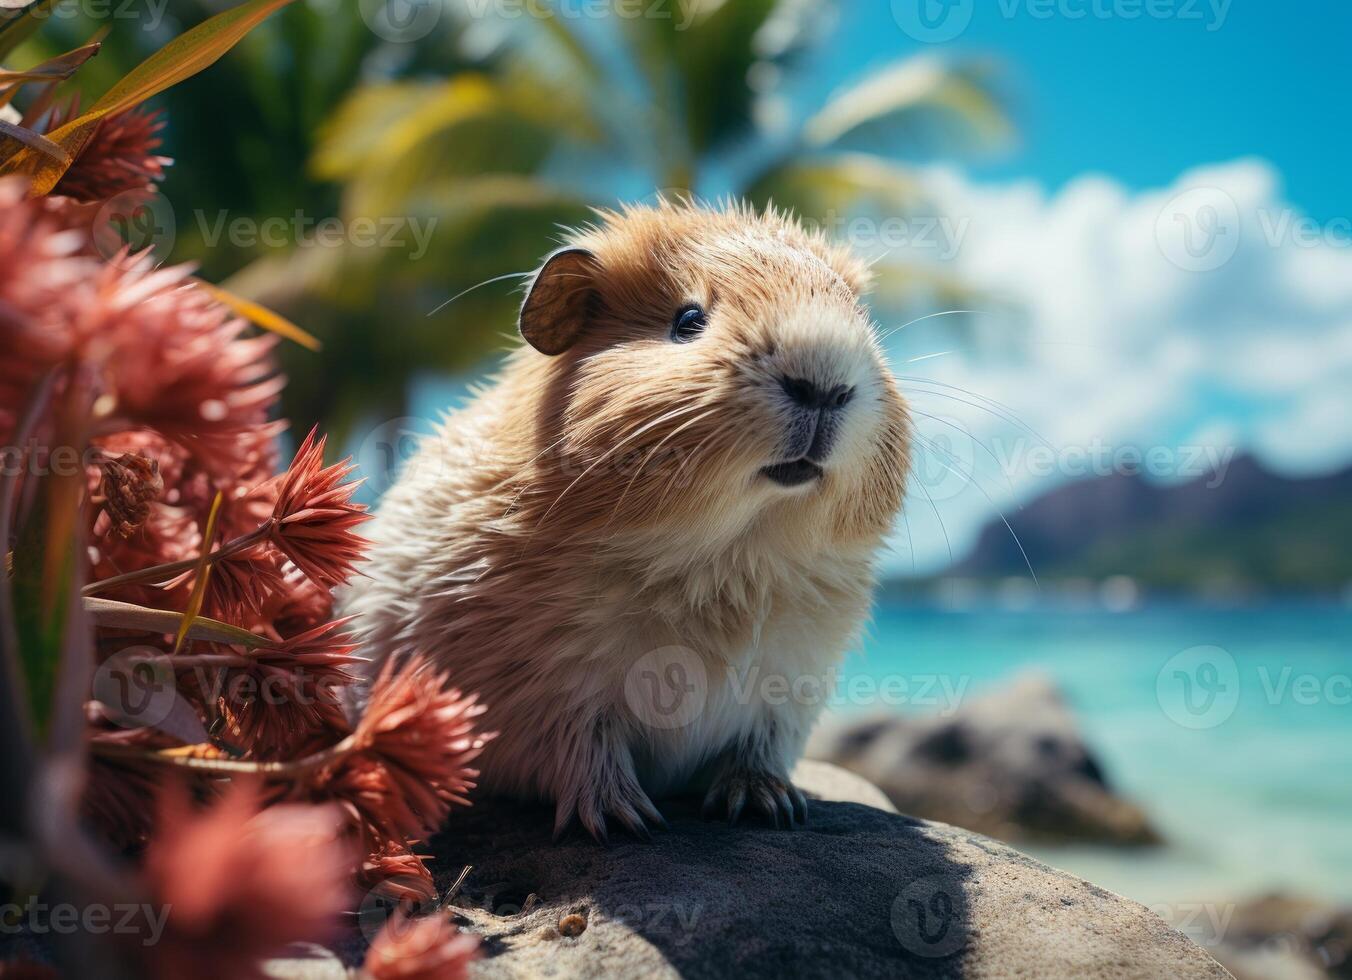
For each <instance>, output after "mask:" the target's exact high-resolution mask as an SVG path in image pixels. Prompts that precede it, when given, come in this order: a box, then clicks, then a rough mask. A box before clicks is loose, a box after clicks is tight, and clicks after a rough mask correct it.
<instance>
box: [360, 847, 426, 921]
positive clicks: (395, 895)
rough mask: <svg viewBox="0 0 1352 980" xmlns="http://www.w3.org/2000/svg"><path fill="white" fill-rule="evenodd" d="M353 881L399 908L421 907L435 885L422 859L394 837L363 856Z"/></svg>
mask: <svg viewBox="0 0 1352 980" xmlns="http://www.w3.org/2000/svg"><path fill="white" fill-rule="evenodd" d="M357 883H358V884H359V885H361V886H362V887H363V888H366V889H368V890H370V891H374V892H377V893H379V894H380V895H381V896H382V897H383V898H385V899H386V900H387V901H388V902H389V903H390V904H392V905H396V906H399V907H403V908H409V909H418V908H422V907H423V906H425V905H428V904H430V903H431V902H433V901H434V900H435V899H436V897H437V886H436V884H435V883H434V882H433V881H432V873H431V872H430V871H428V870H427V865H426V864H424V863H423V859H422V858H420V857H419V856H418V855H416V854H414V853H413V852H412V851H410V850H409V849H408V848H407V847H405V846H404V845H402V844H398V843H395V842H394V841H386V842H385V843H384V844H383V845H382V846H381V847H380V849H379V850H377V851H375V852H373V853H371V854H368V855H367V856H366V860H364V861H363V862H362V865H361V871H360V873H359V874H358V876H357Z"/></svg>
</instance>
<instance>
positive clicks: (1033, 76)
mask: <svg viewBox="0 0 1352 980" xmlns="http://www.w3.org/2000/svg"><path fill="white" fill-rule="evenodd" d="M908 2H909V0H897V2H896V3H895V4H890V3H888V2H887V0H866V2H856V3H847V4H842V14H841V20H840V24H839V27H838V28H837V31H836V34H835V39H836V43H834V44H833V45H832V46H831V49H830V50H829V51H828V52H826V53H825V55H824V57H822V58H821V59H820V62H819V63H817V64H814V65H813V74H814V75H815V76H816V79H817V80H816V81H815V82H814V85H823V84H824V85H826V86H828V87H831V86H834V85H837V84H841V83H844V82H846V81H848V80H850V79H851V78H855V77H858V76H859V75H860V74H861V73H862V72H863V71H865V70H867V69H868V68H869V67H871V66H874V65H877V64H879V63H882V62H885V61H887V60H889V59H892V58H895V57H898V56H905V55H909V54H915V53H919V52H922V51H931V52H939V53H941V54H944V55H947V56H961V57H981V56H993V57H995V58H997V59H998V60H999V61H1000V62H1001V63H1002V64H1003V68H1004V72H1005V77H1006V78H1007V80H1008V81H1009V83H1010V86H1011V95H1012V99H1013V103H1014V112H1015V115H1016V118H1017V120H1018V123H1019V126H1020V130H1021V145H1020V146H1019V147H1016V148H1015V149H1013V150H1012V151H1011V152H1009V153H1006V154H1002V155H1001V156H1000V157H999V158H998V159H996V160H992V161H990V162H987V163H983V164H981V165H977V166H974V167H973V168H972V173H973V174H974V175H977V176H985V177H1011V176H1033V177H1037V178H1039V179H1041V180H1043V181H1045V182H1047V183H1048V184H1049V185H1050V186H1052V187H1057V186H1060V185H1062V184H1064V183H1065V182H1066V181H1068V180H1070V179H1072V178H1074V177H1077V176H1080V175H1082V174H1084V173H1086V172H1090V171H1093V172H1101V173H1105V174H1109V175H1111V176H1113V177H1115V178H1117V179H1118V180H1120V181H1122V182H1123V183H1124V184H1125V185H1126V186H1128V187H1130V188H1143V187H1151V186H1163V185H1166V184H1168V183H1170V182H1171V181H1173V180H1174V178H1176V177H1177V176H1178V175H1179V174H1180V173H1182V172H1183V171H1185V170H1187V169H1188V168H1190V167H1193V166H1195V165H1196V164H1198V163H1199V162H1219V161H1225V160H1233V159H1236V158H1238V157H1245V156H1261V157H1263V158H1265V159H1267V160H1270V161H1271V162H1272V163H1273V164H1274V165H1275V166H1276V168H1277V170H1278V171H1279V172H1280V173H1281V174H1282V176H1283V178H1284V181H1285V185H1286V191H1287V196H1288V197H1289V198H1290V200H1291V201H1292V202H1293V203H1295V204H1296V205H1298V206H1300V207H1302V208H1304V209H1307V210H1308V211H1309V213H1310V214H1311V215H1313V216H1314V217H1316V218H1319V219H1321V220H1327V219H1330V218H1333V217H1337V216H1341V215H1347V214H1348V213H1349V212H1350V211H1352V200H1350V199H1349V190H1348V188H1349V182H1348V166H1347V156H1348V152H1349V150H1352V129H1350V127H1349V125H1348V119H1347V110H1348V97H1349V89H1350V87H1352V86H1350V85H1349V80H1348V74H1347V69H1348V61H1349V59H1348V45H1349V44H1352V4H1348V3H1346V2H1343V0H1305V2H1298V3H1278V2H1276V0H1231V2H1229V3H1228V7H1225V6H1223V5H1224V4H1225V3H1226V2H1227V0H1196V2H1194V0H1160V4H1159V7H1158V8H1157V9H1159V10H1161V11H1171V12H1173V14H1174V15H1173V16H1171V17H1167V18H1150V17H1146V16H1141V17H1140V18H1139V19H1135V20H1132V19H1127V18H1124V17H1122V16H1116V15H1114V16H1100V15H1098V14H1096V13H1094V11H1105V12H1109V13H1111V12H1112V11H1114V10H1117V11H1125V10H1131V9H1133V4H1135V5H1136V6H1139V7H1140V9H1143V10H1144V9H1145V8H1146V2H1147V0H1118V2H1116V3H1114V0H1057V2H1055V3H1053V4H1047V3H1045V2H1039V0H1020V2H1013V0H969V2H970V3H971V20H970V23H969V24H968V26H967V27H966V29H965V30H964V31H963V32H962V33H961V34H960V35H959V36H958V37H957V38H955V39H954V40H952V41H949V42H945V43H937V44H925V43H920V42H917V41H916V40H914V39H913V38H912V37H910V36H908V35H907V34H906V32H905V31H904V30H903V29H902V28H901V27H900V26H899V25H898V20H897V18H895V17H894V16H893V7H894V6H895V7H904V6H905V5H906V4H907V3H908ZM917 2H931V3H934V4H936V5H942V4H943V3H949V4H951V5H952V7H953V9H954V10H955V11H956V13H955V16H961V10H962V3H961V0H917ZM1049 8H1050V9H1052V10H1058V11H1065V12H1071V13H1073V12H1075V11H1080V10H1083V11H1086V12H1087V13H1086V15H1085V16H1083V17H1081V18H1079V19H1073V18H1068V17H1066V16H1063V15H1062V14H1060V13H1058V14H1055V15H1053V16H1050V17H1045V18H1043V17H1039V16H1035V13H1034V12H1036V11H1041V10H1043V9H1049ZM1217 9H1223V16H1220V17H1218V16H1217V15H1216V14H1215V13H1214V11H1216V10H1217ZM1009 11H1012V13H1010V14H1009V15H1008V16H1007V15H1006V12H1009ZM1211 25H1218V26H1216V29H1214V30H1211V29H1209V27H1210V26H1211Z"/></svg>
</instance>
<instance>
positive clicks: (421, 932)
mask: <svg viewBox="0 0 1352 980" xmlns="http://www.w3.org/2000/svg"><path fill="white" fill-rule="evenodd" d="M478 958H479V937H478V936H474V935H471V934H469V933H465V932H461V931H460V930H459V929H457V928H456V927H455V925H454V924H453V923H452V922H451V921H450V919H448V918H447V917H446V916H445V915H444V914H433V915H429V916H425V917H423V918H418V919H414V918H410V917H409V916H407V915H406V914H405V913H404V912H403V911H399V912H396V913H395V914H394V915H392V916H391V917H390V918H389V920H388V921H387V922H386V923H385V927H384V928H383V929H381V930H380V932H379V933H378V934H377V935H376V938H375V939H374V940H373V941H372V943H371V948H370V949H368V950H367V951H366V960H365V962H364V963H363V964H362V968H363V970H364V971H365V973H366V975H367V976H368V977H370V978H371V980H460V978H462V977H466V976H468V975H469V965H470V963H472V962H474V960H476V959H478Z"/></svg>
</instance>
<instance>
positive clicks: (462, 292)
mask: <svg viewBox="0 0 1352 980" xmlns="http://www.w3.org/2000/svg"><path fill="white" fill-rule="evenodd" d="M534 274H535V273H534V272H533V271H531V272H508V273H505V274H504V275H501V276H494V277H493V278H492V279H485V280H484V281H483V282H477V283H475V284H474V285H473V286H470V287H469V288H468V289H462V290H460V292H458V293H456V294H455V295H454V296H452V297H451V298H450V299H448V300H447V301H446V302H444V303H442V304H441V305H440V306H438V307H437V308H436V309H434V310H432V311H431V312H429V313H428V314H427V315H428V316H433V315H435V314H437V313H440V312H441V311H442V310H444V309H445V308H446V307H448V306H450V305H451V304H452V303H454V302H455V301H456V300H458V299H459V298H460V297H461V296H464V295H466V294H467V293H472V292H474V290H476V289H479V288H480V287H482V286H491V285H492V284H493V283H495V282H503V281H504V280H507V279H525V278H526V277H527V276H531V275H534Z"/></svg>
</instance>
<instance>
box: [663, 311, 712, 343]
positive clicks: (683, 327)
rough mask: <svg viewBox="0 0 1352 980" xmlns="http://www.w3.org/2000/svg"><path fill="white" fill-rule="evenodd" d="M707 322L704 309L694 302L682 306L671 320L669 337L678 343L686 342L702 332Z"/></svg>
mask: <svg viewBox="0 0 1352 980" xmlns="http://www.w3.org/2000/svg"><path fill="white" fill-rule="evenodd" d="M708 323H709V321H708V318H706V317H705V315H704V311H703V310H702V309H700V308H699V307H698V306H697V305H695V304H694V303H691V304H690V305H688V306H682V307H681V308H680V309H679V310H677V311H676V316H675V318H674V319H673V320H672V321H671V339H672V340H673V341H674V342H675V343H678V344H688V343H690V341H692V340H694V339H695V338H696V337H698V336H699V335H700V334H701V333H703V332H704V328H705V327H706V326H707V325H708Z"/></svg>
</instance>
